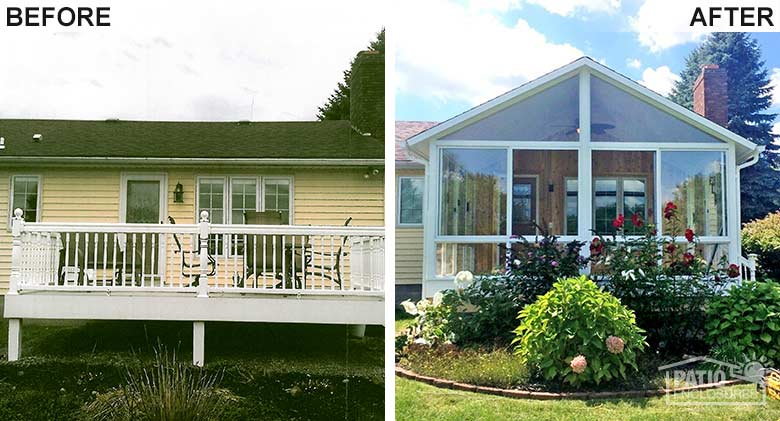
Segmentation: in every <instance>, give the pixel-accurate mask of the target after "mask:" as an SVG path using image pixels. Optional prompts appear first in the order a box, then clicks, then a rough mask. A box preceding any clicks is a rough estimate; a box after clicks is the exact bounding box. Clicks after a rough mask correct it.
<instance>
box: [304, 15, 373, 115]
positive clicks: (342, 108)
mask: <svg viewBox="0 0 780 421" xmlns="http://www.w3.org/2000/svg"><path fill="white" fill-rule="evenodd" d="M368 50H369V51H379V52H382V53H384V52H385V29H384V28H382V30H381V31H379V32H378V33H377V34H376V39H375V40H373V41H371V43H370V44H368ZM354 63H355V59H354V58H353V59H352V61H351V62H350V63H349V69H347V70H345V71H344V81H343V82H339V83H338V85H336V90H335V91H334V92H333V93H332V94H330V96H329V97H328V101H327V102H326V103H325V105H323V106H322V107H318V108H317V120H320V121H322V120H349V84H350V76H351V75H352V71H351V69H352V65H353V64H354Z"/></svg>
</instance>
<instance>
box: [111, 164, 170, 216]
mask: <svg viewBox="0 0 780 421" xmlns="http://www.w3.org/2000/svg"><path fill="white" fill-rule="evenodd" d="M128 181H159V182H160V219H161V220H162V221H165V219H166V218H167V217H168V174H165V173H135V172H123V173H122V174H121V176H120V182H119V183H120V184H119V222H120V223H123V224H124V223H126V221H127V182H128Z"/></svg>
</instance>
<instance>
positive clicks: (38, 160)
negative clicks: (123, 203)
mask: <svg viewBox="0 0 780 421" xmlns="http://www.w3.org/2000/svg"><path fill="white" fill-rule="evenodd" d="M0 162H3V163H11V164H19V165H24V164H97V165H104V164H167V165H193V164H197V165H278V166H309V167H311V166H326V167H327V166H353V165H354V166H365V165H384V163H385V160H384V159H376V158H363V159H331V158H306V159H300V158H151V157H84V156H62V157H47V156H0Z"/></svg>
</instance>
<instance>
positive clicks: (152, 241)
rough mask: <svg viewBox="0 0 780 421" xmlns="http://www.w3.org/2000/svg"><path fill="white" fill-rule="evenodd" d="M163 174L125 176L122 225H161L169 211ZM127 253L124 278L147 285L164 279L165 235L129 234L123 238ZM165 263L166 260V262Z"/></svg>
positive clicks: (141, 232)
mask: <svg viewBox="0 0 780 421" xmlns="http://www.w3.org/2000/svg"><path fill="white" fill-rule="evenodd" d="M165 181H166V180H165V176H164V175H125V176H124V177H123V180H122V183H123V186H122V187H123V197H122V206H121V215H120V220H121V222H124V223H128V224H160V223H162V221H163V218H164V216H165V211H166V206H165V205H166V203H165V202H166V189H167V186H166V182H165ZM122 243H124V244H123V245H124V247H123V248H124V250H123V251H124V253H125V255H126V256H125V258H126V261H127V262H128V263H127V267H126V268H125V270H124V272H125V278H126V279H127V278H128V276H130V277H131V278H133V279H134V282H136V283H139V282H142V281H143V283H144V285H156V284H157V281H158V280H161V274H162V273H163V268H164V267H165V266H164V265H165V262H164V261H161V259H160V256H164V253H163V251H164V250H165V236H164V235H159V234H151V233H144V232H143V231H139V232H138V233H130V234H127V235H126V236H124V238H123V241H122ZM163 260H164V259H163Z"/></svg>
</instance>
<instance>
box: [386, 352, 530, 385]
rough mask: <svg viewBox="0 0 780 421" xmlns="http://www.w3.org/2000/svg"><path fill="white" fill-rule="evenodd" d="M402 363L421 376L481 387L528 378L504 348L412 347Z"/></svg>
mask: <svg viewBox="0 0 780 421" xmlns="http://www.w3.org/2000/svg"><path fill="white" fill-rule="evenodd" d="M401 365H402V366H404V367H406V368H408V369H410V370H412V371H414V372H415V373H418V374H422V375H424V376H433V377H438V378H444V379H448V380H454V381H457V382H461V383H469V384H476V385H480V386H492V387H502V388H511V387H515V386H518V385H521V384H525V383H526V382H527V381H528V370H527V369H526V367H525V364H524V363H523V361H522V360H521V359H520V358H518V357H517V356H515V355H512V354H511V353H510V352H507V350H505V349H496V350H494V351H491V352H486V351H482V350H476V349H463V350H460V349H458V348H457V347H454V346H439V347H432V348H431V347H419V346H412V347H410V350H409V354H408V355H407V357H406V358H405V359H403V360H401Z"/></svg>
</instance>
